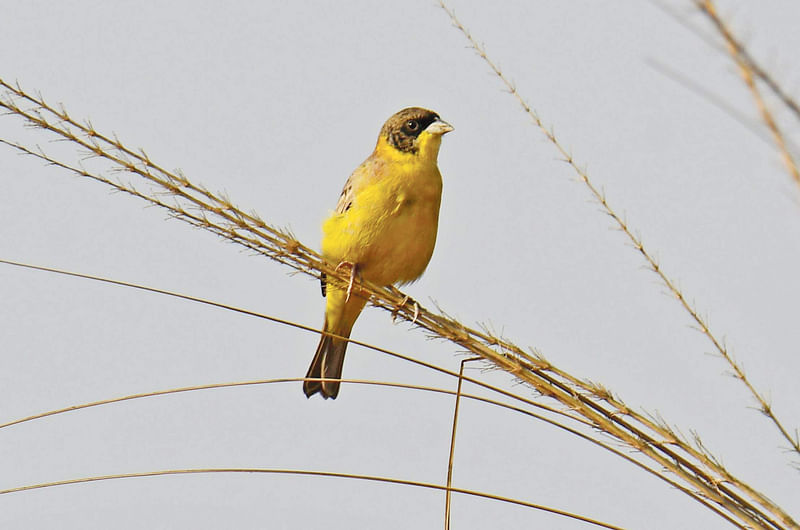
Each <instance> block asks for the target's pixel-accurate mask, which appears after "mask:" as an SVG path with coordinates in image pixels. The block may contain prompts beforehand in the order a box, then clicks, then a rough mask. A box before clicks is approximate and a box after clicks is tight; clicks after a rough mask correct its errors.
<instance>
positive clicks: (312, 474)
mask: <svg viewBox="0 0 800 530" xmlns="http://www.w3.org/2000/svg"><path fill="white" fill-rule="evenodd" d="M213 473H228V474H233V473H246V474H257V473H261V474H273V475H300V476H309V477H330V478H339V479H354V480H365V481H370V482H383V483H387V484H397V485H400V486H413V487H418V488H426V489H431V490H439V491H443V490H446V489H447V487H446V486H444V485H442V484H434V483H430V482H419V481H416V480H406V479H401V478H394V477H383V476H376V475H360V474H355V473H337V472H335V471H313V470H307V469H278V468H235V467H231V468H200V469H164V470H158V471H143V472H140V473H119V474H114V475H98V476H93V477H82V478H75V479H69V480H59V481H54V482H43V483H40V484H30V485H26V486H19V487H16V488H8V489H4V490H0V495H7V494H9V493H19V492H22V491H30V490H37V489H45V488H53V487H56V486H70V485H75V484H85V483H88V482H101V481H106V480H117V479H128V478H145V477H159V476H167V475H199V474H213ZM452 491H453V492H455V493H461V494H463V495H470V496H473V497H480V498H484V499H489V500H493V501H500V502H504V503H508V504H516V505H518V506H524V507H526V508H533V509H535V510H541V511H544V512H548V513H552V514H554V515H561V516H564V517H568V518H570V519H575V520H576V521H583V522H585V523H589V524H592V525H595V526H599V527H601V528H610V529H611V530H624V529H623V528H622V527H621V526H616V525H613V524H609V523H605V522H603V521H600V520H598V519H593V518H591V517H586V516H583V515H579V514H576V513H572V512H568V511H566V510H559V509H558V508H552V507H550V506H545V505H543V504H535V503H532V502H528V501H523V500H520V499H516V498H513V497H505V496H503V495H495V494H493V493H487V492H484V491H477V490H471V489H466V488H452Z"/></svg>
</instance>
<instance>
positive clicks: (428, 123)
mask: <svg viewBox="0 0 800 530" xmlns="http://www.w3.org/2000/svg"><path fill="white" fill-rule="evenodd" d="M452 130H453V126H452V125H450V124H449V123H447V122H446V121H443V120H442V119H441V118H439V115H438V114H436V113H435V112H433V111H432V110H428V109H423V108H420V107H409V108H407V109H403V110H401V111H400V112H398V113H396V114H395V115H394V116H392V117H391V118H389V119H388V120H386V123H384V124H383V128H381V133H380V136H378V145H377V147H376V151H380V152H381V153H382V154H383V155H384V156H388V157H390V158H401V159H404V158H407V157H409V156H413V157H419V158H421V159H423V160H433V161H434V162H435V161H436V156H437V155H438V154H439V146H440V145H441V142H442V135H444V134H446V133H448V132H450V131H452Z"/></svg>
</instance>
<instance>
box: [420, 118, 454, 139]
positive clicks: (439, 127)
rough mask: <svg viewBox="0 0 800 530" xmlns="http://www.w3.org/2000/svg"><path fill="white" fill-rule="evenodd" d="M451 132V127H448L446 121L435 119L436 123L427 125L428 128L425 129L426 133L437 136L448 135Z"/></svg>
mask: <svg viewBox="0 0 800 530" xmlns="http://www.w3.org/2000/svg"><path fill="white" fill-rule="evenodd" d="M452 130H453V126H452V125H450V124H449V123H447V122H446V121H442V120H440V119H439V118H437V119H436V121H434V122H433V123H431V124H430V125H428V127H427V128H426V129H425V131H426V132H428V133H430V134H434V135H439V136H441V135H443V134H446V133H449V132H450V131H452Z"/></svg>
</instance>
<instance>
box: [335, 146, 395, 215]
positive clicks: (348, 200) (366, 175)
mask: <svg viewBox="0 0 800 530" xmlns="http://www.w3.org/2000/svg"><path fill="white" fill-rule="evenodd" d="M384 165H385V163H384V162H382V161H381V160H379V159H377V158H376V157H375V155H374V154H373V155H372V156H370V157H369V158H367V159H366V160H365V161H364V163H362V164H361V165H360V166H358V167H357V168H356V170H355V171H353V173H351V174H350V176H349V177H347V182H345V183H344V188H343V189H342V193H341V194H340V195H339V202H338V203H337V204H336V213H338V214H343V213H345V212H346V211H347V210H349V209H350V207H351V206H353V201H354V200H355V198H356V196H357V195H358V192H359V191H360V190H361V189H362V188H364V187H366V186H368V185H369V184H370V183H372V182H373V181H374V180H376V179H379V178H380V176H381V175H382V173H383V171H384V170H385V168H384Z"/></svg>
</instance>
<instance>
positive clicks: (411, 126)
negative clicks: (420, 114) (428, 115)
mask: <svg viewBox="0 0 800 530" xmlns="http://www.w3.org/2000/svg"><path fill="white" fill-rule="evenodd" d="M406 127H407V128H408V130H409V131H416V130H417V129H419V122H418V121H417V120H408V121H407V122H406Z"/></svg>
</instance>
